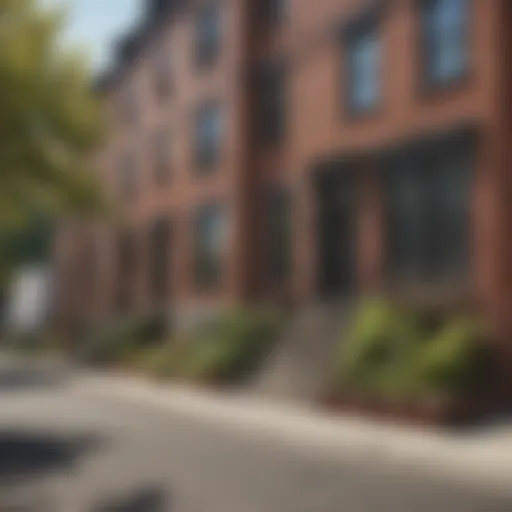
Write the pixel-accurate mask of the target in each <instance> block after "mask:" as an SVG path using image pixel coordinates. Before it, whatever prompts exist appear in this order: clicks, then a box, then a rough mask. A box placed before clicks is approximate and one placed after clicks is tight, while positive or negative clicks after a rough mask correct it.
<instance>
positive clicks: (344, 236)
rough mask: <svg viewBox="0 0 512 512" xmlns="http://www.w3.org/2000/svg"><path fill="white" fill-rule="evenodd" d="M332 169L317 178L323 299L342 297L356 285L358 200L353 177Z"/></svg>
mask: <svg viewBox="0 0 512 512" xmlns="http://www.w3.org/2000/svg"><path fill="white" fill-rule="evenodd" d="M340 171H341V170H340V169H339V168H333V169H330V170H329V171H328V172H326V173H322V174H321V175H320V176H319V177H318V178H317V205H318V206H317V213H318V217H317V219H318V227H317V236H318V241H317V244H318V287H319V293H320V295H321V296H323V297H336V296H342V295H345V294H347V293H350V292H351V291H353V288H354V285H355V281H356V279H355V277H356V276H355V273H356V265H355V263H356V262H355V253H356V229H355V200H356V187H355V183H354V179H353V177H352V176H348V175H347V174H346V173H343V172H340Z"/></svg>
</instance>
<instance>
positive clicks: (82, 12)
mask: <svg viewBox="0 0 512 512" xmlns="http://www.w3.org/2000/svg"><path fill="white" fill-rule="evenodd" d="M143 1H144V0H142V2H143ZM142 2H141V0H43V3H46V4H47V5H63V6H64V7H65V8H66V9H67V12H68V24H67V27H66V34H65V36H66V41H67V42H69V43H72V44H79V45H81V46H84V47H85V48H86V49H87V50H88V51H89V53H90V54H91V58H92V62H93V65H94V68H95V69H96V70H100V69H102V68H104V67H105V66H106V65H108V63H109V62H110V59H111V50H112V44H113V42H114V41H115V40H116V38H117V37H119V35H120V34H122V33H123V32H125V31H126V30H127V29H129V28H130V26H132V25H133V24H134V23H135V22H136V20H137V18H138V17H139V15H140V9H141V4H142Z"/></svg>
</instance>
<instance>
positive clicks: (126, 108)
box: [120, 84, 139, 124]
mask: <svg viewBox="0 0 512 512" xmlns="http://www.w3.org/2000/svg"><path fill="white" fill-rule="evenodd" d="M120 103H121V104H120V121H121V124H125V123H126V124H134V123H135V122H136V121H137V118H138V115H139V111H138V106H137V95H136V91H135V86H134V84H129V85H128V86H126V88H125V89H124V90H123V91H122V93H121V96H120Z"/></svg>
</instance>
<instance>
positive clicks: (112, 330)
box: [82, 315, 165, 364]
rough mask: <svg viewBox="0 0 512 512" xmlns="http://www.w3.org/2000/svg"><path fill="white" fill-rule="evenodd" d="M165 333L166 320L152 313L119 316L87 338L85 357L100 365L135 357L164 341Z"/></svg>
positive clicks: (85, 341)
mask: <svg viewBox="0 0 512 512" xmlns="http://www.w3.org/2000/svg"><path fill="white" fill-rule="evenodd" d="M164 332H165V323H164V320H163V319H160V318H159V317H156V316H153V315H151V316H133V317H125V318H122V319H116V320H114V321H112V322H110V323H108V324H106V325H102V326H100V327H98V328H96V329H94V330H93V331H92V332H91V333H90V334H89V335H88V336H87V337H86V339H85V340H84V342H83V347H84V351H83V353H82V356H83V357H84V358H85V359H86V360H87V361H89V362H92V363H98V364H110V363H114V362H120V361H127V360H132V359H134V358H135V357H136V354H137V352H138V351H140V350H141V349H142V348H144V347H148V346H151V345H154V344H156V343H158V342H159V341H161V339H162V337H163V334H164Z"/></svg>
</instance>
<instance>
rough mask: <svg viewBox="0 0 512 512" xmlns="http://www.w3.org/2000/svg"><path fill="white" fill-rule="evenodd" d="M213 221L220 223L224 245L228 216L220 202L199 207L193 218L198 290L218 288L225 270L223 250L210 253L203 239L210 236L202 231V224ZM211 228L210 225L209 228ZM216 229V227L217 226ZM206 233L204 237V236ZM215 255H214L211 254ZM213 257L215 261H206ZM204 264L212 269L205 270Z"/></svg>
mask: <svg viewBox="0 0 512 512" xmlns="http://www.w3.org/2000/svg"><path fill="white" fill-rule="evenodd" d="M212 218H213V219H214V222H220V223H221V226H220V229H221V231H224V234H222V235H221V236H223V237H224V240H223V242H224V243H226V238H227V237H226V236H225V233H226V232H227V228H228V226H227V223H228V216H227V210H226V208H225V205H224V204H222V203H221V202H211V203H206V204H202V205H200V206H199V207H198V208H197V210H196V212H195V216H194V283H195V286H196V288H197V289H200V290H214V289H216V288H218V287H219V286H220V284H221V282H222V279H223V275H224V269H225V261H224V257H225V251H224V250H223V248H220V250H219V251H215V250H213V251H211V253H210V254H207V252H210V249H211V248H208V247H207V245H208V242H207V241H205V239H204V238H203V236H205V238H208V237H209V236H211V235H210V234H209V233H206V230H205V231H203V229H202V228H203V227H204V225H203V224H202V223H203V222H205V221H210V220H211V219H212ZM209 227H210V228H211V225H210V226H209ZM217 228H218V226H217ZM205 233H206V235H205ZM205 249H206V250H205ZM213 253H216V254H213ZM212 256H213V258H215V261H213V262H212V261H208V262H206V260H207V259H210V258H211V257H212ZM205 264H208V266H211V265H212V268H209V269H206V267H205Z"/></svg>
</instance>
